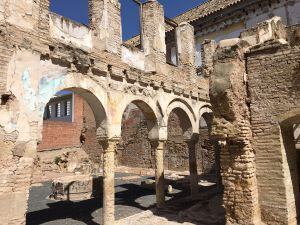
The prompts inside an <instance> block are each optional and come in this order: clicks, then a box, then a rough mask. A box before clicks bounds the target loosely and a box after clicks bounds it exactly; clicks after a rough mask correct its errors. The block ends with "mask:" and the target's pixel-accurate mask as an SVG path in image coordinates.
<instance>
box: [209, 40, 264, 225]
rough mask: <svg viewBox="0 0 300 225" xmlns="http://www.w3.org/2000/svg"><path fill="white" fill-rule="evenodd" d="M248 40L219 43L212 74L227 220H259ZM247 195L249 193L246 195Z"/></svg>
mask: <svg viewBox="0 0 300 225" xmlns="http://www.w3.org/2000/svg"><path fill="white" fill-rule="evenodd" d="M244 45H245V43H243V41H240V40H236V39H233V40H228V41H226V42H225V41H224V42H223V43H220V46H219V48H217V50H216V53H215V55H214V71H213V72H212V74H211V77H210V98H211V104H212V109H213V112H214V119H213V128H212V135H213V136H214V137H215V138H217V139H218V140H219V144H220V145H221V152H220V166H221V175H222V183H223V185H224V195H223V201H224V205H225V209H226V219H227V223H228V224H244V225H249V224H260V210H259V204H258V193H257V182H256V172H255V155H254V149H253V147H252V144H251V142H252V131H251V125H250V110H249V108H248V105H247V90H246V84H245V72H246V66H245V61H244V56H243V55H244V49H243V46H244ZM246 196H247V197H246Z"/></svg>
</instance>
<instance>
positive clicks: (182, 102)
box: [0, 0, 210, 225]
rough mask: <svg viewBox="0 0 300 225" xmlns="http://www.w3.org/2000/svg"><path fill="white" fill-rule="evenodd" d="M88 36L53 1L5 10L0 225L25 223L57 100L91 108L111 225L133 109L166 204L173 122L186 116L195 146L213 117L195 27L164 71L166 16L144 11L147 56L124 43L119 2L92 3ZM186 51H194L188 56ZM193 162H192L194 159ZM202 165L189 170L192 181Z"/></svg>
mask: <svg viewBox="0 0 300 225" xmlns="http://www.w3.org/2000/svg"><path fill="white" fill-rule="evenodd" d="M89 15H90V24H89V27H86V26H83V25H81V24H78V23H76V22H72V21H70V20H68V19H65V18H63V17H61V16H59V15H56V14H52V13H50V12H49V0H37V1H33V0H29V1H28V0H19V1H12V0H4V1H1V2H0V49H1V50H0V54H1V57H0V58H1V59H0V72H1V73H0V80H1V84H0V96H1V106H0V115H1V116H0V146H1V153H0V159H1V160H0V161H1V163H0V174H1V176H0V184H1V185H0V202H1V204H0V209H1V210H0V223H1V224H14V225H16V224H25V213H26V209H27V199H28V191H29V187H30V185H31V181H32V179H31V177H32V167H33V163H34V161H35V159H36V156H37V143H39V142H40V141H41V140H42V126H43V111H44V108H45V106H46V104H47V103H48V102H49V100H50V99H51V98H52V97H53V95H54V94H55V93H57V92H58V91H61V90H69V91H73V92H74V93H75V94H78V95H80V96H81V97H82V98H83V99H84V100H85V101H86V102H87V103H88V104H89V106H90V107H91V109H92V111H93V113H94V116H95V124H96V126H95V128H94V129H95V130H94V131H95V133H96V139H97V141H98V143H101V148H102V149H103V171H104V173H103V197H104V198H103V199H104V202H103V213H104V216H103V218H102V219H103V223H104V225H112V224H114V188H113V187H114V165H115V153H116V144H117V143H118V142H119V140H120V138H121V123H122V115H123V113H124V111H125V109H126V107H127V106H128V105H129V104H131V103H134V104H136V105H137V106H138V107H139V108H140V109H141V110H142V111H143V112H144V114H145V118H146V119H147V125H148V126H147V129H148V132H149V139H150V140H151V147H152V148H153V151H154V153H155V168H156V192H157V204H158V206H159V207H161V206H163V204H164V152H165V147H166V145H165V143H166V141H167V139H168V137H167V134H168V119H169V116H170V114H171V113H172V112H173V111H174V110H178V109H180V110H182V112H183V114H185V116H184V120H189V121H185V124H188V125H189V127H187V128H186V131H187V132H185V133H184V137H185V139H186V141H188V142H189V143H190V145H189V147H190V148H191V149H193V148H194V146H193V144H191V143H194V142H191V141H189V139H192V135H193V137H194V136H197V135H198V134H199V121H200V118H201V114H202V112H205V111H209V110H210V109H209V108H210V105H209V99H208V85H207V84H208V82H207V79H206V78H199V77H196V74H195V71H196V70H195V69H194V65H193V57H194V44H193V43H194V42H193V41H191V40H193V31H192V29H193V28H192V27H191V26H190V25H189V24H186V23H183V24H180V26H179V27H178V35H179V36H178V37H177V40H176V41H177V42H178V44H181V49H180V52H179V53H180V54H178V57H179V62H180V63H179V65H178V66H173V65H169V64H167V63H166V57H165V53H166V47H165V46H166V44H165V26H164V11H163V7H162V6H161V5H160V4H159V3H158V2H157V1H153V0H152V1H148V2H146V3H144V4H143V21H142V23H143V24H144V26H143V29H144V30H143V40H144V43H143V45H142V46H143V51H137V50H133V49H129V48H127V47H125V46H123V45H122V41H121V17H120V3H119V1H117V0H89ZM185 44H188V46H186V47H185ZM190 162H193V158H192V157H191V156H190ZM195 166H196V165H195V163H193V164H191V165H190V169H191V173H193V176H192V177H193V179H191V183H193V184H195V183H197V182H198V181H197V179H195V178H197V176H195Z"/></svg>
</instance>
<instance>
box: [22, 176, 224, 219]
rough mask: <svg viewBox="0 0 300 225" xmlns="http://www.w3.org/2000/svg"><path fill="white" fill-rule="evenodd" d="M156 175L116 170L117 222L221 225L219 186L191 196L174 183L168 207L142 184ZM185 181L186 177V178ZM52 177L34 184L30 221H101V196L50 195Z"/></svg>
mask: <svg viewBox="0 0 300 225" xmlns="http://www.w3.org/2000/svg"><path fill="white" fill-rule="evenodd" d="M147 179H153V177H151V176H148V175H136V174H133V173H120V172H118V173H116V179H115V192H116V202H115V204H116V220H118V221H117V223H116V225H177V224H178V225H179V224H181V225H222V224H224V221H223V217H224V216H223V214H224V212H223V209H222V207H221V204H222V202H221V199H222V195H220V194H219V192H218V190H217V189H216V188H213V187H212V188H211V187H209V188H206V187H204V188H201V187H200V193H199V196H197V197H196V198H195V197H194V198H193V199H190V198H189V191H188V188H186V186H185V187H182V185H177V183H172V187H173V190H172V193H171V194H168V195H167V197H166V199H167V204H166V207H165V208H164V209H162V210H160V211H159V212H158V211H157V210H156V208H155V191H154V189H151V188H150V189H145V188H143V187H141V185H140V184H141V182H142V181H145V180H147ZM184 182H186V181H184ZM51 186H52V183H51V181H46V182H42V183H38V184H35V185H33V186H32V188H31V190H30V196H29V209H28V212H27V221H26V224H27V225H40V224H41V225H101V224H102V223H101V221H102V198H92V199H88V200H83V201H55V200H53V199H49V198H48V197H49V195H50V194H51Z"/></svg>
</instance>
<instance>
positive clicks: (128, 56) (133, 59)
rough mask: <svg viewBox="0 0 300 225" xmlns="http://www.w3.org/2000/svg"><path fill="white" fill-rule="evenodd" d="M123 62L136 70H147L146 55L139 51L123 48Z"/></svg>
mask: <svg viewBox="0 0 300 225" xmlns="http://www.w3.org/2000/svg"><path fill="white" fill-rule="evenodd" d="M122 61H123V62H124V63H127V64H128V65H130V66H132V67H134V68H137V69H140V70H145V54H144V52H142V51H139V50H138V49H133V48H127V47H125V46H122Z"/></svg>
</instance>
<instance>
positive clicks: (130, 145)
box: [117, 108, 155, 169]
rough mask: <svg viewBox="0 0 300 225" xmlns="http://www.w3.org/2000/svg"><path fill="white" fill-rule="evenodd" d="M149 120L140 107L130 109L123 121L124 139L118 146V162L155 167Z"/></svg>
mask: <svg viewBox="0 0 300 225" xmlns="http://www.w3.org/2000/svg"><path fill="white" fill-rule="evenodd" d="M148 135H149V131H148V127H147V120H146V118H145V116H144V115H143V112H142V111H141V110H140V109H138V108H133V109H131V110H129V112H128V116H127V117H126V118H123V121H122V139H121V140H120V143H119V146H118V147H119V148H118V154H117V157H118V164H119V165H122V166H130V167H141V168H152V169H154V168H155V161H154V160H155V159H154V151H153V149H152V147H151V142H150V140H149V137H148Z"/></svg>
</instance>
